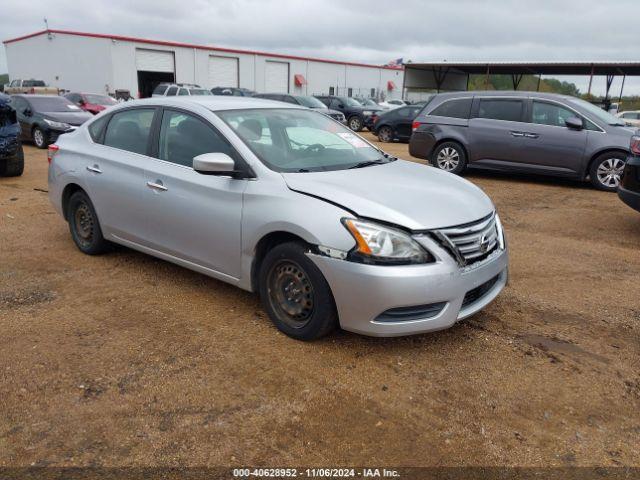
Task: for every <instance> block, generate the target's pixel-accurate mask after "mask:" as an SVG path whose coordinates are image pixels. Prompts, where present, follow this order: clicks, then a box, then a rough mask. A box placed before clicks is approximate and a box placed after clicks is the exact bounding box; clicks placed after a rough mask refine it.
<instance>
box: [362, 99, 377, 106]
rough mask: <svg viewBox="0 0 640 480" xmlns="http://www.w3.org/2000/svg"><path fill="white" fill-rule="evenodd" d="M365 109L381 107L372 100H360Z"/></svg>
mask: <svg viewBox="0 0 640 480" xmlns="http://www.w3.org/2000/svg"><path fill="white" fill-rule="evenodd" d="M358 101H359V102H360V103H361V104H362V105H364V106H365V107H379V105H378V104H377V103H376V102H374V101H373V100H371V99H370V98H363V99H359V100H358Z"/></svg>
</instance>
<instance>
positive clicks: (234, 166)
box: [49, 97, 508, 340]
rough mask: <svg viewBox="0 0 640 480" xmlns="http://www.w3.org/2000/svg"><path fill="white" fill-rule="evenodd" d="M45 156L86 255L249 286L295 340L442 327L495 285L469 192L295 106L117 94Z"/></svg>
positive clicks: (501, 247) (503, 252)
mask: <svg viewBox="0 0 640 480" xmlns="http://www.w3.org/2000/svg"><path fill="white" fill-rule="evenodd" d="M49 161H50V165H49V195H50V199H51V202H52V203H53V205H54V207H55V208H56V210H57V211H58V212H59V213H60V214H61V215H62V216H63V217H64V218H65V219H66V221H67V222H68V224H69V228H70V232H71V236H72V238H73V240H74V242H75V243H76V245H77V246H78V248H79V249H80V250H81V251H82V252H84V253H86V254H90V255H93V254H98V253H102V252H104V251H106V250H108V249H109V246H110V244H111V243H117V244H121V245H125V246H127V247H130V248H133V249H136V250H139V251H141V252H145V253H148V254H150V255H154V256H156V257H159V258H162V259H165V260H168V261H170V262H174V263H176V264H178V265H182V266H184V267H186V268H190V269H192V270H195V271H198V272H201V273H203V274H205V275H209V276H211V277H214V278H217V279H220V280H222V281H225V282H228V283H231V284H233V285H237V286H238V287H240V288H243V289H246V290H249V291H256V292H259V293H260V297H261V299H262V301H263V304H264V308H265V309H266V311H267V312H268V314H269V316H270V318H271V319H272V321H273V322H274V324H275V325H276V326H277V327H278V328H279V329H280V330H281V331H283V332H284V333H286V334H287V335H290V336H292V337H294V338H297V339H302V340H311V339H315V338H318V337H320V336H322V335H325V334H327V333H328V332H330V331H331V330H332V329H333V328H334V327H337V326H340V327H342V328H343V329H346V330H350V331H353V332H358V333H362V334H366V335H375V336H394V335H407V334H414V333H421V332H428V331H432V330H439V329H443V328H447V327H450V326H452V325H453V324H454V323H456V322H457V321H459V320H461V319H463V318H465V317H468V316H469V315H472V314H474V313H476V312H478V311H479V310H480V309H482V308H483V307H485V306H486V305H487V304H489V303H490V302H491V301H492V300H493V299H494V298H495V297H496V296H497V295H498V293H499V292H500V291H501V290H502V289H503V287H504V286H505V284H506V281H507V264H508V254H507V246H506V243H505V238H504V233H503V229H502V226H501V224H500V219H499V217H498V214H497V213H496V210H495V207H494V205H493V204H492V202H491V200H490V199H489V198H488V197H487V196H486V195H485V194H484V193H483V192H482V191H481V190H480V189H479V188H478V187H476V186H474V185H473V184H471V183H470V182H468V181H466V180H464V179H461V178H459V177H457V176H455V175H451V174H449V173H446V172H442V171H439V170H437V169H434V168H428V167H425V166H423V165H419V164H416V163H412V162H407V161H403V160H398V159H396V158H394V157H392V156H390V155H388V154H386V153H384V152H382V151H381V150H379V149H378V148H376V147H375V146H373V145H371V144H370V143H368V142H367V141H365V140H364V139H362V138H361V137H359V136H358V135H356V134H355V133H353V132H352V131H351V130H349V129H348V128H346V127H345V126H343V125H342V124H341V123H339V122H336V121H335V120H333V119H331V118H329V117H327V116H326V115H323V114H322V113H318V112H316V111H312V110H309V109H306V108H302V107H297V106H294V105H285V104H282V103H280V102H273V101H269V100H261V99H252V98H242V97H188V98H182V99H178V98H173V99H169V98H154V99H148V100H141V101H134V102H128V103H126V104H122V105H119V106H116V107H114V108H112V109H110V110H108V111H107V112H105V113H102V114H100V115H98V116H97V117H95V118H94V119H93V120H92V121H91V122H89V123H88V124H86V125H84V126H82V127H81V128H79V129H78V130H77V131H76V132H74V133H71V134H68V135H64V136H62V137H61V138H60V139H59V141H58V143H57V144H56V145H53V146H51V148H50V150H49Z"/></svg>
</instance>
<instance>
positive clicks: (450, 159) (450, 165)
mask: <svg viewBox="0 0 640 480" xmlns="http://www.w3.org/2000/svg"><path fill="white" fill-rule="evenodd" d="M431 165H433V166H434V167H436V168H439V169H440V170H444V171H445V172H449V173H454V174H456V175H460V174H461V173H462V172H464V169H465V168H466V166H467V154H466V153H465V152H464V148H462V145H460V144H459V143H458V142H444V143H441V144H440V145H438V146H437V147H436V149H435V150H434V151H433V154H432V155H431Z"/></svg>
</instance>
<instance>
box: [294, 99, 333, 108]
mask: <svg viewBox="0 0 640 480" xmlns="http://www.w3.org/2000/svg"><path fill="white" fill-rule="evenodd" d="M296 100H298V102H300V105H302V106H303V107H308V108H327V106H326V105H325V104H324V103H322V102H321V101H320V100H318V99H317V98H316V97H296Z"/></svg>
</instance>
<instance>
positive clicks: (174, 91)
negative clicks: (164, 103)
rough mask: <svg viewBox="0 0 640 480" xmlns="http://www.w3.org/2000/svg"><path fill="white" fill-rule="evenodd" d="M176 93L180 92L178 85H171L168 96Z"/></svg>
mask: <svg viewBox="0 0 640 480" xmlns="http://www.w3.org/2000/svg"><path fill="white" fill-rule="evenodd" d="M176 93H178V87H169V89H168V90H167V97H173V96H175V94H176Z"/></svg>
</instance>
